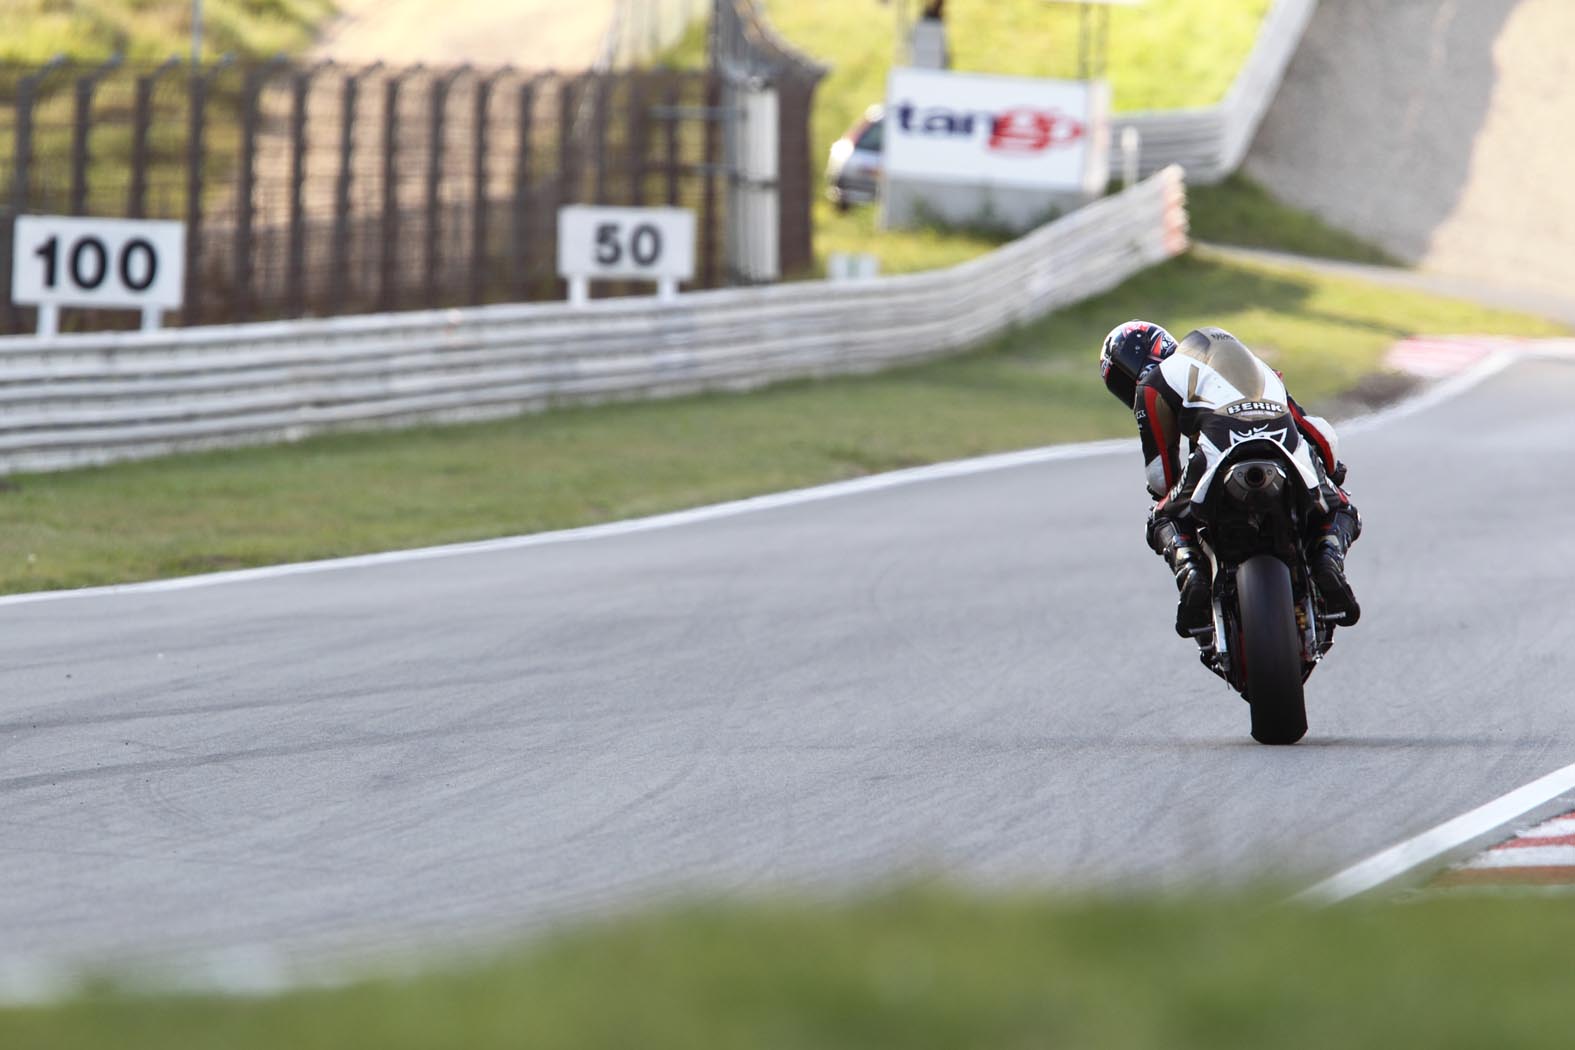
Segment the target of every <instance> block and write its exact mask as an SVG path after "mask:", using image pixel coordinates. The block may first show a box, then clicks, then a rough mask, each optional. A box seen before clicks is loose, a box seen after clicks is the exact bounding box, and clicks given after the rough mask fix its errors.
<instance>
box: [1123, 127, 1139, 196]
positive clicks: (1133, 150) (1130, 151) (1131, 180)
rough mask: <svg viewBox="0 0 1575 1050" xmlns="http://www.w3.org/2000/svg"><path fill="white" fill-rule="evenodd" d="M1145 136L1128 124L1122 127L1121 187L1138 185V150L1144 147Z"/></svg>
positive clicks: (1126, 187)
mask: <svg viewBox="0 0 1575 1050" xmlns="http://www.w3.org/2000/svg"><path fill="white" fill-rule="evenodd" d="M1142 145H1143V137H1142V136H1141V135H1139V134H1138V129H1137V128H1134V127H1132V126H1131V125H1128V126H1127V127H1124V128H1122V129H1121V188H1122V189H1128V188H1130V187H1132V186H1135V185H1137V180H1138V151H1139V150H1140V149H1141V148H1142Z"/></svg>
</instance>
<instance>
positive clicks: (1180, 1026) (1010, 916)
mask: <svg viewBox="0 0 1575 1050" xmlns="http://www.w3.org/2000/svg"><path fill="white" fill-rule="evenodd" d="M1572 942H1575V899H1571V898H1546V899H1538V900H1525V899H1522V900H1508V899H1484V898H1434V899H1428V900H1423V901H1420V902H1417V903H1413V904H1405V905H1394V904H1382V903H1376V904H1359V905H1345V906H1341V907H1338V908H1332V909H1326V910H1321V911H1314V910H1310V909H1302V908H1289V907H1284V906H1275V905H1272V904H1266V903H1264V902H1262V901H1252V900H1247V901H1242V900H1235V901H1231V900H1223V899H1210V900H1180V899H1174V900H1150V899H1122V898H1105V899H1097V900H1092V901H1081V902H1079V901H1072V900H1067V899H1058V898H1053V897H1046V896H1043V895H1029V894H1023V893H1020V894H1015V895H1002V896H996V897H993V898H986V897H981V896H977V895H968V894H963V893H959V892H956V891H946V890H940V889H933V888H930V889H920V890H908V891H904V892H898V893H890V894H887V895H884V896H879V897H874V898H870V899H865V900H861V901H853V902H838V903H829V904H821V905H814V904H809V903H803V902H792V901H789V902H777V903H758V904H744V903H722V904H709V905H703V906H700V905H697V906H690V907H687V908H676V909H669V910H665V911H661V912H656V913H651V914H647V915H643V916H639V917H635V918H630V919H625V920H622V921H609V922H602V923H593V924H590V925H586V926H582V927H581V928H579V929H577V930H574V931H571V932H567V933H563V934H560V935H558V936H555V937H551V938H548V939H546V940H544V941H543V942H542V943H539V944H537V945H535V946H534V947H530V948H526V949H523V950H521V951H519V952H517V953H515V954H512V955H507V956H504V957H502V958H499V959H496V960H494V961H492V962H490V963H487V964H484V965H476V966H473V967H471V968H469V969H463V970H460V971H457V972H453V973H447V974H435V975H430V976H426V977H421V978H413V979H403V980H393V979H389V980H378V981H371V982H367V983H362V984H358V985H354V986H351V987H348V988H343V989H339V990H334V991H307V992H297V993H293V994H289V995H285V996H282V997H277V998H269V999H223V998H201V997H169V996H163V997H150V998H138V997H133V996H126V995H117V994H114V993H113V992H100V993H98V994H93V995H89V996H86V997H84V998H81V999H79V1000H78V1001H76V1002H72V1003H69V1004H67V1005H63V1006H58V1007H52V1008H47V1009H10V1010H0V1045H4V1046H6V1047H7V1048H8V1050H43V1048H46V1047H47V1048H49V1050H92V1048H100V1047H103V1048H109V1047H113V1048H115V1050H168V1048H172V1047H179V1048H184V1050H198V1048H214V1050H219V1048H223V1050H253V1048H255V1050H278V1048H280V1047H291V1048H298V1050H316V1048H322V1050H329V1048H334V1050H337V1048H340V1047H378V1048H383V1050H407V1048H408V1050H416V1048H423V1050H436V1048H445V1047H455V1048H465V1050H488V1048H493V1047H497V1048H503V1047H508V1048H516V1047H532V1048H537V1047H539V1048H544V1050H558V1048H561V1050H592V1048H595V1050H602V1048H608V1050H610V1048H622V1047H639V1048H641V1050H664V1048H673V1050H703V1048H708V1047H726V1048H752V1047H759V1048H763V1050H765V1048H769V1050H835V1048H840V1047H848V1048H853V1047H858V1048H883V1047H890V1048H893V1050H899V1048H900V1050H925V1048H930V1047H935V1048H954V1047H990V1048H996V1050H1016V1048H1024V1050H1026V1048H1031V1047H1034V1048H1037V1047H1078V1048H1082V1047H1090V1048H1093V1047H1097V1048H1110V1050H1143V1048H1156V1050H1158V1048H1163V1050H1191V1048H1197V1050H1219V1048H1233V1047H1242V1048H1252V1050H1258V1048H1275V1050H1298V1048H1306V1050H1329V1048H1331V1047H1342V1048H1351V1050H1364V1048H1374V1050H1391V1048H1394V1047H1428V1048H1429V1050H1479V1048H1482V1047H1495V1048H1499V1047H1504V1048H1527V1050H1536V1048H1548V1050H1553V1048H1564V1047H1567V1046H1568V1045H1569V1043H1570V1038H1571V1033H1572V1025H1575V1022H1572V1021H1571V1017H1570V1012H1569V1006H1570V1002H1571V997H1572V995H1575V976H1572V970H1571V967H1570V959H1569V945H1570V944H1571V943H1572Z"/></svg>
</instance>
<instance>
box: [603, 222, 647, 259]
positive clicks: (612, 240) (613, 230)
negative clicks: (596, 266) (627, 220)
mask: <svg viewBox="0 0 1575 1050" xmlns="http://www.w3.org/2000/svg"><path fill="white" fill-rule="evenodd" d="M624 237H625V230H624V227H623V226H622V225H620V224H619V223H616V222H602V223H597V224H596V261H597V262H598V263H600V264H601V265H603V266H617V265H618V264H619V263H621V262H623V260H624V251H625V249H624ZM627 237H628V254H629V258H630V260H632V261H633V262H634V264H635V265H636V266H655V265H656V264H657V263H659V262H661V260H662V231H661V230H660V229H659V228H658V227H657V226H655V225H654V224H652V223H649V222H642V223H640V224H638V225H637V226H635V227H634V228H633V229H631V230H628V231H627Z"/></svg>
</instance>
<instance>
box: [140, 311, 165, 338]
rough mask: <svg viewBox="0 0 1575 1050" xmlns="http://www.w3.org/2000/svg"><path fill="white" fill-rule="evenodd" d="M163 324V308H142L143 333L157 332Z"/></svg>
mask: <svg viewBox="0 0 1575 1050" xmlns="http://www.w3.org/2000/svg"><path fill="white" fill-rule="evenodd" d="M163 324H164V308H163V307H160V306H144V307H143V308H142V330H143V331H144V332H157V331H158V330H159V328H160V326H162V325H163Z"/></svg>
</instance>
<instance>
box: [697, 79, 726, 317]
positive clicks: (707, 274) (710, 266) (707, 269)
mask: <svg viewBox="0 0 1575 1050" xmlns="http://www.w3.org/2000/svg"><path fill="white" fill-rule="evenodd" d="M721 103H722V78H721V77H720V76H718V75H717V74H716V73H715V72H712V73H708V74H706V77H705V104H704V105H705V109H706V110H707V113H706V116H705V160H704V161H703V168H704V170H705V190H704V196H703V197H702V198H701V201H700V281H701V284H702V285H703V286H704V287H706V288H715V287H716V286H717V272H716V227H717V223H718V215H717V211H718V209H717V192H716V190H717V187H716V176H717V168H718V167H719V161H720V160H721V156H720V151H721V136H720V135H719V134H718V133H717V132H718V128H717V121H718V119H719V116H718V113H717V110H719V109H720V108H721Z"/></svg>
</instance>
